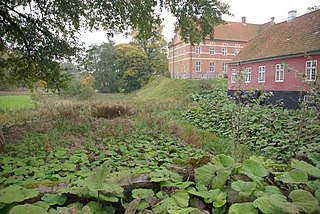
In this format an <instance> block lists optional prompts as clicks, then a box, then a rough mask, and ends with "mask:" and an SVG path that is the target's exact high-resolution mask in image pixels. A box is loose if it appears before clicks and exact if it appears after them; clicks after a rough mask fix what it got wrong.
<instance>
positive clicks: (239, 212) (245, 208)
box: [229, 202, 259, 214]
mask: <svg viewBox="0 0 320 214" xmlns="http://www.w3.org/2000/svg"><path fill="white" fill-rule="evenodd" d="M258 212H259V211H258V210H257V209H256V208H255V207H254V206H253V203H252V202H248V203H236V204H232V205H231V206H230V208H229V214H244V213H245V214H258Z"/></svg>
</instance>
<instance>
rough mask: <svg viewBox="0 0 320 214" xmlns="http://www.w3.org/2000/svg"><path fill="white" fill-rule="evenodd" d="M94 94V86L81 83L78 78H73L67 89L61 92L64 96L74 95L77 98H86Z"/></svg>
mask: <svg viewBox="0 0 320 214" xmlns="http://www.w3.org/2000/svg"><path fill="white" fill-rule="evenodd" d="M94 94H95V90H94V88H92V87H91V86H88V85H84V84H82V83H81V82H80V81H78V80H73V81H72V82H70V84H69V85H68V87H67V89H66V90H65V91H63V92H62V93H61V95H63V96H66V97H75V98H79V99H88V98H90V97H92V96H93V95H94Z"/></svg>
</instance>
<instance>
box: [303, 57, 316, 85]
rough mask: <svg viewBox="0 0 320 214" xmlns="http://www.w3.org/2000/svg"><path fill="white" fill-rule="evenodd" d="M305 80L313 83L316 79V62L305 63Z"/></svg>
mask: <svg viewBox="0 0 320 214" xmlns="http://www.w3.org/2000/svg"><path fill="white" fill-rule="evenodd" d="M305 75H306V80H307V81H315V80H316V77H317V60H311V61H307V62H306V73H305Z"/></svg>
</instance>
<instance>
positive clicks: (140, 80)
mask: <svg viewBox="0 0 320 214" xmlns="http://www.w3.org/2000/svg"><path fill="white" fill-rule="evenodd" d="M114 51H115V55H116V59H115V65H116V69H117V72H118V73H117V81H118V88H119V90H120V91H121V92H131V91H134V90H137V89H139V88H141V87H142V86H143V85H146V84H147V82H148V80H149V78H150V76H151V74H150V73H149V72H148V69H147V64H146V60H147V55H146V54H145V53H144V52H143V50H142V48H141V47H139V46H138V45H131V44H120V45H117V46H116V47H115V49H114Z"/></svg>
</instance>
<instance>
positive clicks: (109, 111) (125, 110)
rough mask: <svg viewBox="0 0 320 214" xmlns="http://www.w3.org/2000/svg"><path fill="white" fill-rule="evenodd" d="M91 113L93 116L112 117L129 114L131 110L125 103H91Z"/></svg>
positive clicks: (131, 112)
mask: <svg viewBox="0 0 320 214" xmlns="http://www.w3.org/2000/svg"><path fill="white" fill-rule="evenodd" d="M91 113H92V116H93V117H96V118H105V119H114V118H117V117H124V116H130V115H132V114H133V111H132V110H131V109H130V108H129V107H128V106H125V105H106V104H102V105H91Z"/></svg>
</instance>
